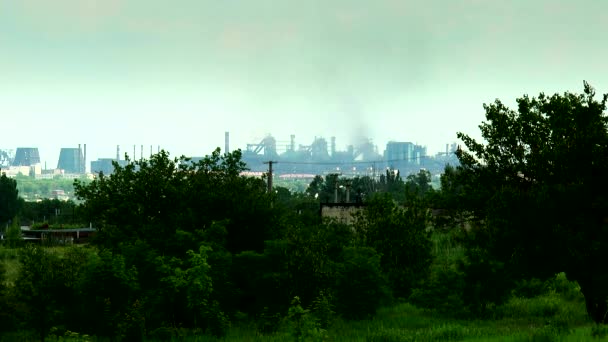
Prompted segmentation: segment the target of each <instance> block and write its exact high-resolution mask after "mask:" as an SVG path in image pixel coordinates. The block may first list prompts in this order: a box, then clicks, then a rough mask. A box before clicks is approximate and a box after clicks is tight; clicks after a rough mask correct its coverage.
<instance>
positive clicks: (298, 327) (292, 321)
mask: <svg viewBox="0 0 608 342" xmlns="http://www.w3.org/2000/svg"><path fill="white" fill-rule="evenodd" d="M287 320H288V322H289V331H290V334H291V336H292V337H293V339H294V341H297V342H300V341H323V340H325V339H326V331H325V329H323V328H321V327H320V326H319V323H318V322H317V320H316V319H315V317H314V316H312V315H311V314H310V310H305V309H304V308H302V305H301V303H300V298H298V297H297V296H296V297H294V298H293V300H292V302H291V307H290V308H289V313H288V314H287Z"/></svg>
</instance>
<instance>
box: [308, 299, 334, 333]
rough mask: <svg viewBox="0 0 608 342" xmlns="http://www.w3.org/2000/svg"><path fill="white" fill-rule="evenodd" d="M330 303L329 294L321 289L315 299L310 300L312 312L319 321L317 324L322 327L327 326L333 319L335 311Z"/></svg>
mask: <svg viewBox="0 0 608 342" xmlns="http://www.w3.org/2000/svg"><path fill="white" fill-rule="evenodd" d="M333 307H334V306H333V305H332V303H331V295H329V294H327V292H324V291H321V292H319V295H318V296H317V298H315V300H314V301H313V302H312V314H313V315H314V316H315V318H316V319H317V321H318V322H319V326H320V327H321V328H323V329H327V328H329V326H330V325H331V323H332V322H333V320H334V315H335V312H334V310H333Z"/></svg>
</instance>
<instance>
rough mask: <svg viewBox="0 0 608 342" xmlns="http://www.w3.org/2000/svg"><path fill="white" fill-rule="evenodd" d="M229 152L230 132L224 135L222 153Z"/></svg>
mask: <svg viewBox="0 0 608 342" xmlns="http://www.w3.org/2000/svg"><path fill="white" fill-rule="evenodd" d="M228 152H230V132H225V133H224V153H228Z"/></svg>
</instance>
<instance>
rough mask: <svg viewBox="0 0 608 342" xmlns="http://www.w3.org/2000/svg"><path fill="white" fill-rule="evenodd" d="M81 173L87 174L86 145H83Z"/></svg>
mask: <svg viewBox="0 0 608 342" xmlns="http://www.w3.org/2000/svg"><path fill="white" fill-rule="evenodd" d="M82 162H83V164H84V165H83V167H82V173H87V144H84V156H83V157H82Z"/></svg>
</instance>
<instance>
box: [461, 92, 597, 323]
mask: <svg viewBox="0 0 608 342" xmlns="http://www.w3.org/2000/svg"><path fill="white" fill-rule="evenodd" d="M607 98H608V95H604V96H603V97H602V99H601V100H599V101H598V100H596V99H595V92H594V90H593V89H592V88H591V86H589V84H587V83H585V84H584V92H583V93H582V94H573V93H569V92H566V93H564V94H563V95H560V94H555V95H553V96H547V95H545V94H542V93H541V94H540V95H539V96H538V97H536V98H534V97H532V98H531V97H528V96H523V97H522V98H519V99H517V104H518V107H517V110H511V109H509V108H508V107H506V106H505V105H504V104H503V103H502V102H500V101H499V100H496V101H495V102H494V103H492V104H489V105H484V109H485V112H486V120H487V121H485V122H483V123H482V124H481V125H480V129H481V135H482V137H483V139H484V141H485V142H484V143H480V142H477V141H476V140H475V139H473V138H471V137H470V136H468V135H466V134H463V133H458V137H459V138H460V139H461V140H462V141H463V142H464V144H465V145H466V147H467V149H468V151H465V150H459V151H458V152H457V155H458V159H459V160H460V163H461V166H460V167H459V168H458V173H461V175H460V177H458V179H460V180H465V181H463V182H462V183H459V184H453V186H452V187H451V189H452V190H454V189H456V188H455V186H454V185H460V186H461V189H463V190H464V193H465V194H466V196H470V197H471V198H472V200H470V201H468V202H465V203H463V204H468V206H467V207H461V209H462V210H467V211H468V212H469V213H472V215H473V216H474V218H475V219H476V220H477V221H478V222H480V224H478V225H475V226H474V227H473V228H472V230H473V231H472V232H470V237H471V238H470V239H469V240H468V242H469V247H471V248H479V249H482V250H483V251H484V253H483V254H484V255H487V256H488V257H491V258H492V259H493V260H495V264H497V265H499V264H504V269H503V270H502V271H501V273H502V274H507V275H508V276H509V277H510V278H511V279H518V278H525V277H537V278H546V277H549V276H552V275H554V274H556V273H557V272H561V271H564V272H565V273H566V274H567V276H568V278H569V279H571V280H576V281H577V282H578V283H579V285H580V287H581V292H582V293H583V295H584V296H585V301H586V307H587V312H588V313H589V315H590V316H591V318H592V319H593V320H594V321H596V322H603V323H607V322H608V307H607V300H608V269H607V268H606V267H605V266H603V263H602V260H605V259H606V258H607V257H608V223H607V222H608V219H607V218H608V217H607V216H606V212H608V179H607V178H606V177H605V175H606V174H608V131H607V125H608V118H607V116H606V114H605V110H606V100H607Z"/></svg>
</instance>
